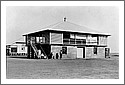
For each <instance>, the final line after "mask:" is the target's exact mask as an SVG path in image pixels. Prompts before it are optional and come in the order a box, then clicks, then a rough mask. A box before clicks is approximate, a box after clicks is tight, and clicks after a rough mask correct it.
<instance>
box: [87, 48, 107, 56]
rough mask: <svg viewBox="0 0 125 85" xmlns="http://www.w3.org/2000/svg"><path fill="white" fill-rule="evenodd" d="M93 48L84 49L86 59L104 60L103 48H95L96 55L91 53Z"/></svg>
mask: <svg viewBox="0 0 125 85" xmlns="http://www.w3.org/2000/svg"><path fill="white" fill-rule="evenodd" d="M93 49H94V47H86V58H105V48H104V47H97V54H94V52H93Z"/></svg>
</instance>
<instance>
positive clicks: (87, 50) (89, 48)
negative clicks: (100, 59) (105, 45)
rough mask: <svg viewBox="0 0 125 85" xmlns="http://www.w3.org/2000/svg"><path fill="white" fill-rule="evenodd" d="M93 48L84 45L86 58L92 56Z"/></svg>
mask: <svg viewBox="0 0 125 85" xmlns="http://www.w3.org/2000/svg"><path fill="white" fill-rule="evenodd" d="M93 48H94V47H86V51H85V52H86V58H92V56H93Z"/></svg>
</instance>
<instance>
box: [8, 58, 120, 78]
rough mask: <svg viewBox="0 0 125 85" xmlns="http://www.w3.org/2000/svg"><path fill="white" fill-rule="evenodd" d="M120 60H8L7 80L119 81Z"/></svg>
mask: <svg viewBox="0 0 125 85" xmlns="http://www.w3.org/2000/svg"><path fill="white" fill-rule="evenodd" d="M118 78H119V59H118V57H111V58H109V59H87V60H85V59H67V60H66V59H65V60H43V59H23V58H7V79H118Z"/></svg>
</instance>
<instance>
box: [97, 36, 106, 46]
mask: <svg viewBox="0 0 125 85" xmlns="http://www.w3.org/2000/svg"><path fill="white" fill-rule="evenodd" d="M99 45H107V37H104V36H99Z"/></svg>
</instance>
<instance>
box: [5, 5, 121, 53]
mask: <svg viewBox="0 0 125 85" xmlns="http://www.w3.org/2000/svg"><path fill="white" fill-rule="evenodd" d="M6 13H7V14H6V16H7V18H6V20H7V25H6V26H7V28H6V44H12V43H13V42H14V41H15V40H18V39H20V38H21V37H22V34H25V33H28V32H32V31H36V30H39V29H42V28H43V27H46V26H48V25H51V24H54V23H57V22H60V21H63V17H65V16H66V17H67V21H69V22H72V23H75V24H78V25H81V26H82V25H83V26H84V25H85V26H87V27H90V28H91V29H93V30H97V31H100V32H104V33H110V34H111V36H110V37H109V38H108V47H110V48H111V52H119V9H118V7H116V6H67V7H66V6H32V7H31V6H27V7H26V6H25V7H24V6H8V7H7V10H6Z"/></svg>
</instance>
